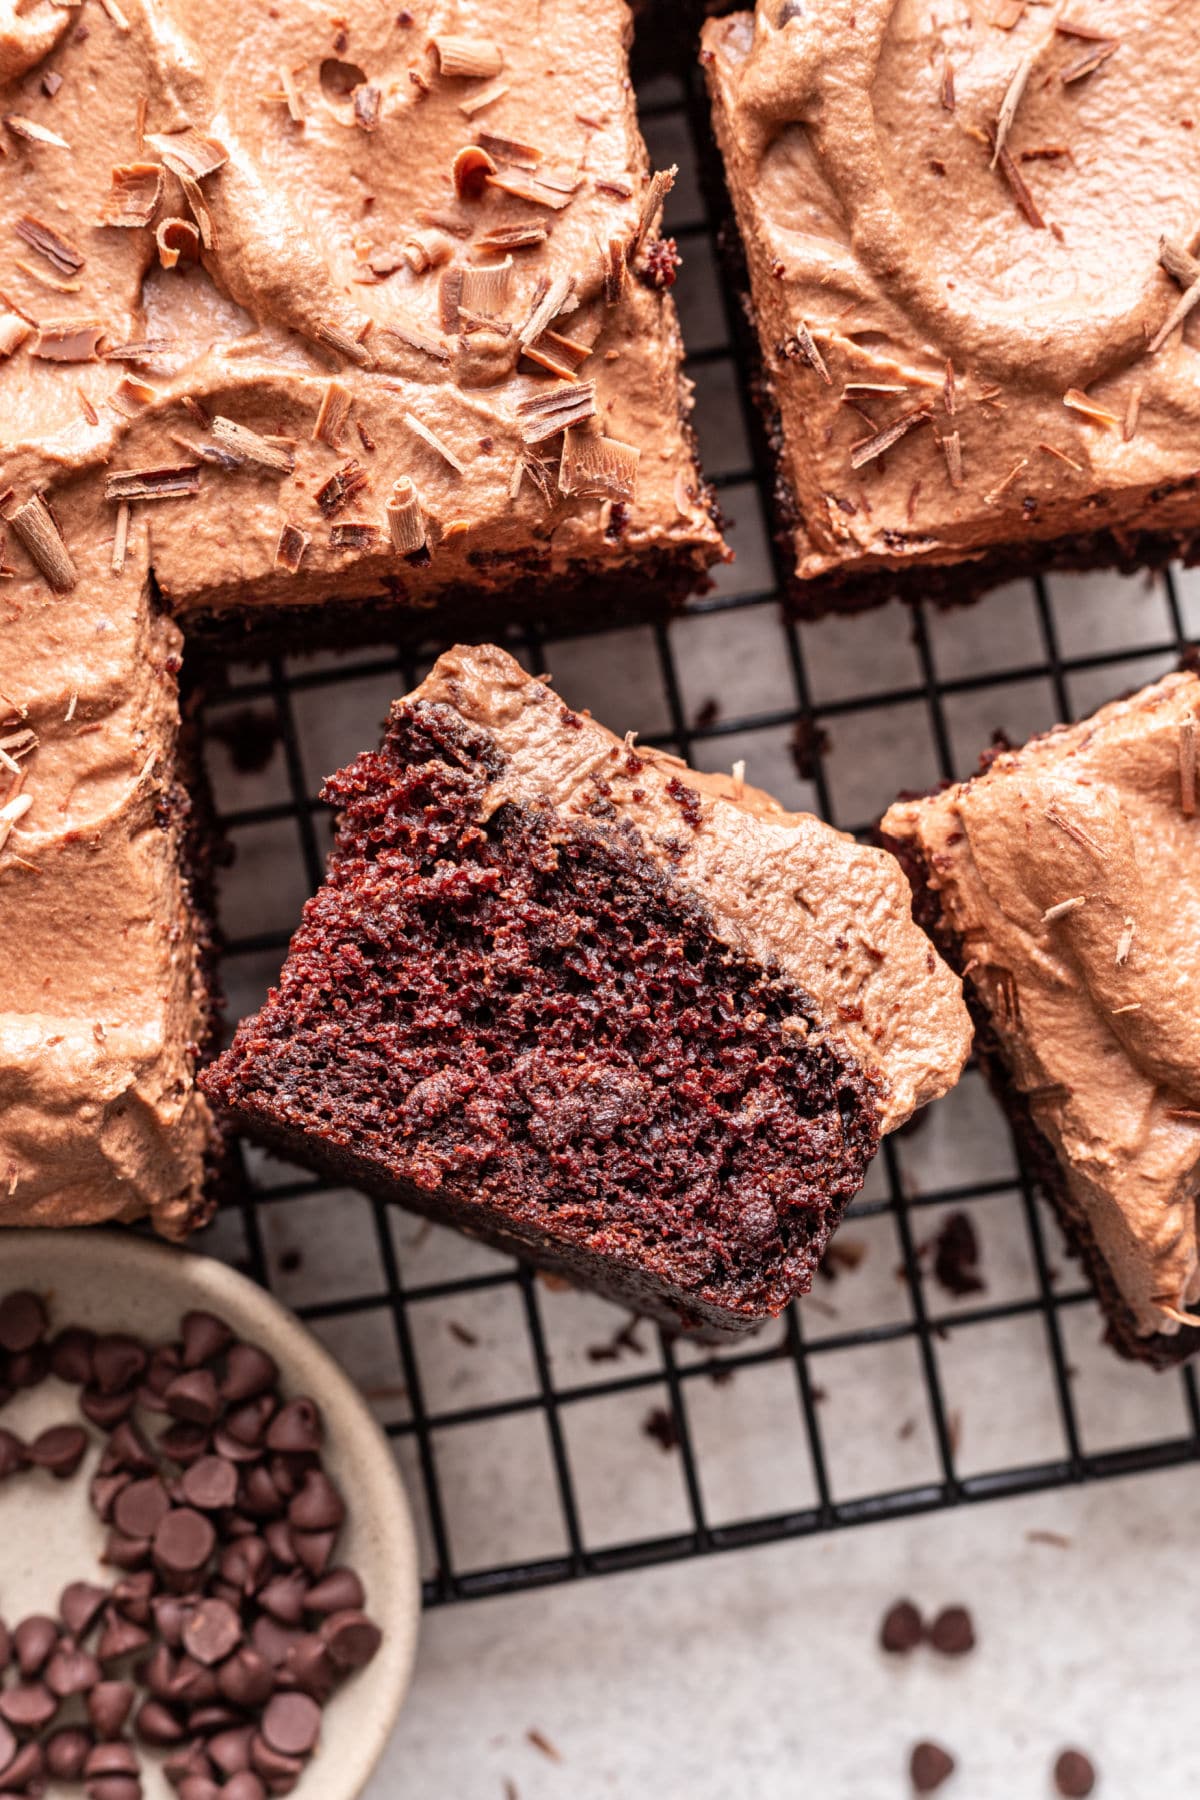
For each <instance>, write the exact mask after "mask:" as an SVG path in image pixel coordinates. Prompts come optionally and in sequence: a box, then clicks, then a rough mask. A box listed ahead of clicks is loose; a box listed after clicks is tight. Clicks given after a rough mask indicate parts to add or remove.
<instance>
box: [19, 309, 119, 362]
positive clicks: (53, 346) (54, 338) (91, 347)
mask: <svg viewBox="0 0 1200 1800" xmlns="http://www.w3.org/2000/svg"><path fill="white" fill-rule="evenodd" d="M103 336H104V325H103V323H102V321H101V320H100V319H56V320H52V321H51V322H50V323H48V324H45V325H40V326H39V327H38V333H37V336H36V338H35V339H34V341H33V343H32V345H31V346H30V355H31V356H40V357H42V358H43V359H44V360H45V361H46V362H94V361H95V360H96V346H97V345H98V344H99V342H100V339H101V338H102V337H103Z"/></svg>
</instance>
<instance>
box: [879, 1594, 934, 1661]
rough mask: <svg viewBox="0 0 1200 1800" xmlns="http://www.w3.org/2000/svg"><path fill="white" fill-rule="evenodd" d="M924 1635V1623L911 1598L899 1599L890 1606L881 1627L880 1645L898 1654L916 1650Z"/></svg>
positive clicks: (901, 1654)
mask: <svg viewBox="0 0 1200 1800" xmlns="http://www.w3.org/2000/svg"><path fill="white" fill-rule="evenodd" d="M924 1635H925V1626H924V1623H923V1621H922V1618H921V1615H920V1613H919V1612H918V1610H917V1608H916V1607H915V1606H914V1605H913V1603H912V1601H911V1600H897V1601H896V1603H895V1605H894V1606H889V1608H888V1610H887V1612H886V1613H885V1614H884V1615H883V1623H882V1625H881V1626H880V1627H879V1642H880V1646H881V1647H882V1648H883V1649H884V1650H888V1651H890V1652H891V1653H892V1654H893V1655H896V1656H903V1655H904V1654H905V1653H906V1652H907V1651H909V1650H915V1649H916V1647H917V1645H918V1644H919V1643H920V1642H921V1639H922V1638H923V1637H924Z"/></svg>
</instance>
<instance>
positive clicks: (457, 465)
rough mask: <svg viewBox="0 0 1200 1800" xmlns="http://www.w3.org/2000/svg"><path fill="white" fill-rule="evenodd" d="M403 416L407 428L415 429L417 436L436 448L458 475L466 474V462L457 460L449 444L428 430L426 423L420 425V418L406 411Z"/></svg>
mask: <svg viewBox="0 0 1200 1800" xmlns="http://www.w3.org/2000/svg"><path fill="white" fill-rule="evenodd" d="M403 417H404V423H405V424H406V425H407V426H408V428H409V430H410V431H415V432H416V434H417V436H418V437H419V438H422V439H423V440H424V442H425V443H427V444H428V445H429V448H430V449H431V450H436V451H437V453H438V455H439V456H440V457H441V458H442V460H443V461H444V462H448V463H449V464H450V467H451V468H452V469H454V470H455V471H456V472H457V473H458V474H459V475H465V474H466V472H467V470H466V464H465V463H461V462H460V461H459V459H458V457H457V456H455V454H454V452H453V450H451V449H450V447H449V445H448V444H445V443H443V441H442V439H441V438H440V437H438V436H437V434H436V433H435V432H432V431H430V429H429V427H428V425H422V423H421V421H420V419H418V418H415V417H414V416H413V414H412V413H410V412H406V413H405V414H404V415H403Z"/></svg>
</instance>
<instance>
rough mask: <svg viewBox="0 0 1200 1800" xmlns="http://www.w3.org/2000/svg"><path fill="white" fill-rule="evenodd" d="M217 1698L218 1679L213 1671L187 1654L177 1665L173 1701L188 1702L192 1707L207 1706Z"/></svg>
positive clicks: (173, 1684) (173, 1683)
mask: <svg viewBox="0 0 1200 1800" xmlns="http://www.w3.org/2000/svg"><path fill="white" fill-rule="evenodd" d="M216 1697H217V1678H216V1676H215V1675H214V1674H213V1672H212V1670H211V1669H207V1668H205V1666H204V1664H203V1663H199V1662H197V1661H196V1659H195V1657H194V1656H188V1655H187V1654H186V1653H185V1654H184V1655H183V1656H181V1657H180V1658H179V1660H178V1662H177V1663H176V1664H175V1673H174V1675H173V1677H172V1679H171V1693H170V1698H171V1699H172V1700H179V1701H184V1700H186V1701H187V1702H188V1704H189V1705H191V1706H207V1705H208V1704H209V1702H210V1701H213V1700H215V1699H216Z"/></svg>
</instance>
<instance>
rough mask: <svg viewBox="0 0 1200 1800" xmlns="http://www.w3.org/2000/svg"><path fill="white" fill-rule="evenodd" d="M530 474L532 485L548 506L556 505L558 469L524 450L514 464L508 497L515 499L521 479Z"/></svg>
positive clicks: (519, 488)
mask: <svg viewBox="0 0 1200 1800" xmlns="http://www.w3.org/2000/svg"><path fill="white" fill-rule="evenodd" d="M526 475H527V476H528V477H529V480H530V482H531V483H532V485H533V486H534V487H535V488H536V489H537V492H538V494H539V495H540V496H541V499H542V500H543V502H544V503H545V505H547V506H553V505H554V495H555V483H556V470H555V469H554V468H553V467H552V466H551V465H550V464H548V463H544V462H543V461H542V460H541V458H540V457H537V456H531V455H530V454H529V452H528V451H527V450H523V451H522V452H521V454H520V456H518V458H517V460H516V462H515V463H514V464H513V472H512V480H511V481H510V482H509V484H508V497H509V499H510V500H515V499H516V498H517V495H518V494H519V493H520V491H521V480H522V477H523V476H526Z"/></svg>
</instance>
